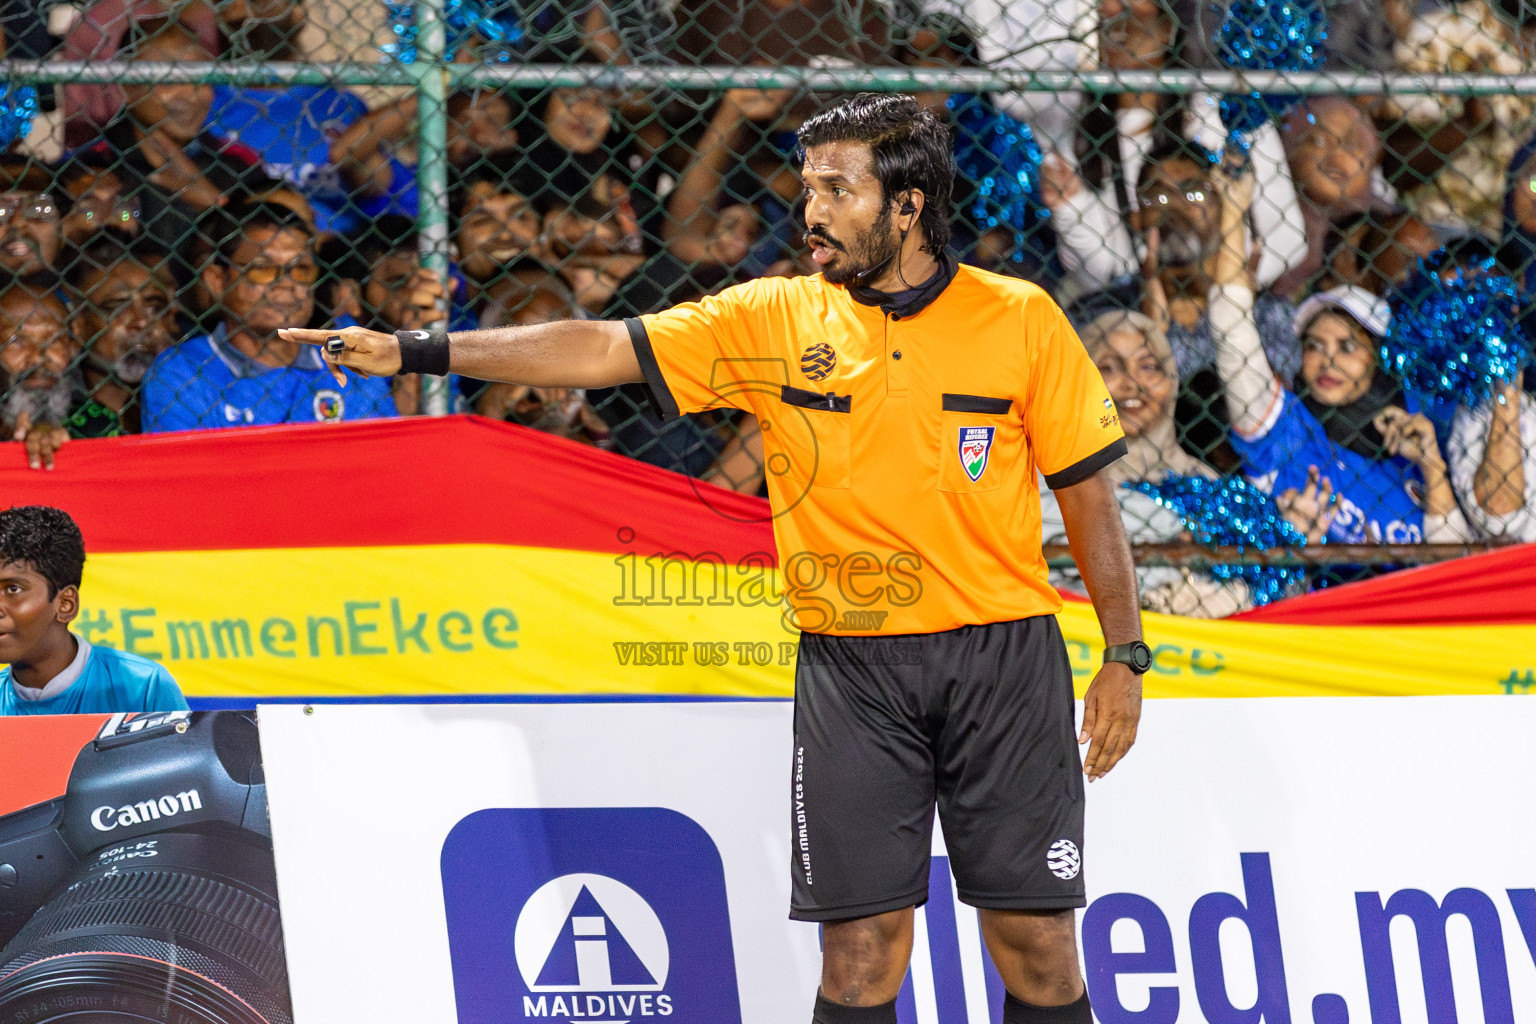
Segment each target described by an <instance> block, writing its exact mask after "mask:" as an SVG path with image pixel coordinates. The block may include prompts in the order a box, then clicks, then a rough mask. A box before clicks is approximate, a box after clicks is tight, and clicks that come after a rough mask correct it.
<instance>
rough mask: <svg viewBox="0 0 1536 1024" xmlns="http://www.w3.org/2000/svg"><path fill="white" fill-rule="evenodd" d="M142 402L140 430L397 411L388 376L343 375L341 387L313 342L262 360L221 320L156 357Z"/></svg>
mask: <svg viewBox="0 0 1536 1024" xmlns="http://www.w3.org/2000/svg"><path fill="white" fill-rule="evenodd" d="M143 401H144V431H145V433H158V432H162V431H167V430H199V429H206V428H209V427H239V426H246V425H249V424H273V423H336V422H339V421H341V420H363V419H373V418H377V417H380V416H395V415H397V411H396V409H395V400H394V397H393V396H392V395H391V394H390V391H389V378H387V377H370V378H368V379H363V378H361V377H358V376H357V375H356V374H348V376H347V386H346V387H345V388H339V387H337V386H336V378H334V377H332V376H331V371H330V370H329V369H328V368H327V367H326V365H325V361H324V360H323V359H321V358H320V350H319V349H318V348H316V347H314V346H312V345H305V346H304V347H303V348H301V349H300V350H299V355H298V358H297V359H295V360H294V361H293V363H292V364H291V365H288V366H277V367H274V366H267V365H265V364H263V363H260V362H257V361H256V360H254V359H252V358H251V357H250V356H247V355H246V354H245V353H244V352H241V351H240V350H239V349H237V348H235V346H233V345H231V344H230V343H229V340H228V335H227V334H226V333H225V330H224V325H223V324H220V325H219V326H218V328H217V329H215V330H214V332H213V333H212V334H208V335H202V336H200V337H196V338H192V339H190V340H189V341H184V342H182V343H181V344H180V345H176V346H174V347H172V348H168V349H166V350H165V351H164V352H162V353H160V354H159V355H158V356H156V357H155V361H154V363H153V364H152V365H151V366H150V368H149V372H148V373H147V374H145V376H144V390H143Z"/></svg>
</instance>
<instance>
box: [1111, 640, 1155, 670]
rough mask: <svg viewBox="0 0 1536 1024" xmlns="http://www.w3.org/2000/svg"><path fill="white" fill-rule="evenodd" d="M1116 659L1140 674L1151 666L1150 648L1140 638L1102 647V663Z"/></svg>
mask: <svg viewBox="0 0 1536 1024" xmlns="http://www.w3.org/2000/svg"><path fill="white" fill-rule="evenodd" d="M1112 661H1118V662H1119V663H1120V664H1122V665H1129V666H1130V667H1131V671H1132V672H1135V673H1136V674H1137V675H1141V674H1142V673H1143V672H1145V671H1146V670H1147V669H1149V668H1151V667H1152V648H1150V647H1148V646H1147V645H1146V644H1144V643H1142V642H1141V641H1140V640H1136V641H1133V642H1131V643H1128V644H1116V645H1115V646H1113V647H1106V648H1105V649H1104V663H1105V664H1106V665H1107V664H1109V663H1110V662H1112Z"/></svg>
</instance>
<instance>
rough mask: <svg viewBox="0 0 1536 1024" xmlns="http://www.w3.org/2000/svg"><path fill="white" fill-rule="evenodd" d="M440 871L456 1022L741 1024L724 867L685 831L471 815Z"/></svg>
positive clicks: (574, 818)
mask: <svg viewBox="0 0 1536 1024" xmlns="http://www.w3.org/2000/svg"><path fill="white" fill-rule="evenodd" d="M442 865H443V895H444V903H445V908H446V910H447V918H448V939H449V948H450V952H451V955H452V960H453V974H454V994H455V997H456V1001H457V1004H458V1011H459V1024H534V1022H535V1021H537V1022H538V1024H551V1022H559V1024H645V1022H647V1021H650V1022H651V1024H741V1008H740V1003H739V1001H738V996H737V991H736V975H735V957H734V955H733V953H732V949H731V931H730V916H729V913H728V911H727V907H726V895H725V875H724V869H723V867H722V864H721V861H720V854H719V852H718V851H717V850H716V848H715V845H714V842H713V841H712V840H711V839H710V838H709V835H708V833H706V832H705V831H704V830H703V829H702V828H701V827H700V826H699V825H698V823H697V822H694V821H693V820H691V819H689V818H687V817H684V816H683V815H681V814H678V813H677V812H676V811H671V810H666V809H663V808H644V807H642V808H579V809H523V808H513V809H500V808H498V809H490V810H484V811H478V812H476V813H474V814H471V815H470V816H469V817H467V818H465V819H464V820H463V821H461V822H459V824H458V825H457V826H455V827H454V829H453V831H452V832H451V833H450V834H449V836H448V839H447V841H446V842H445V843H444V844H443V858H442Z"/></svg>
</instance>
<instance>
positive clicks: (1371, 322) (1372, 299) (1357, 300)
mask: <svg viewBox="0 0 1536 1024" xmlns="http://www.w3.org/2000/svg"><path fill="white" fill-rule="evenodd" d="M1331 309H1337V310H1341V311H1343V312H1344V313H1346V314H1348V315H1349V317H1350V318H1351V319H1352V320H1354V321H1355V322H1356V323H1358V324H1359V325H1360V326H1361V327H1364V328H1365V329H1366V330H1367V331H1369V332H1370V333H1371V336H1372V337H1375V338H1385V337H1386V336H1387V329H1388V327H1390V326H1391V324H1392V307H1391V306H1389V305H1387V300H1386V299H1384V298H1382V297H1381V296H1379V295H1376V294H1374V293H1372V292H1368V291H1366V290H1365V289H1364V288H1361V287H1360V286H1359V285H1353V284H1346V285H1343V286H1342V287H1339V288H1330V289H1328V290H1327V291H1325V292H1318V293H1316V294H1315V295H1308V296H1307V297H1306V299H1305V300H1303V302H1302V304H1301V305H1299V306H1297V307H1296V316H1295V318H1294V319H1292V321H1291V322H1292V323H1293V324H1294V325H1295V327H1296V334H1297V335H1298V336H1300V335H1301V333H1302V332H1303V331H1305V330H1306V329H1307V325H1308V324H1310V323H1311V322H1312V321H1313V320H1315V319H1317V316H1318V314H1319V313H1324V312H1327V311H1328V310H1331Z"/></svg>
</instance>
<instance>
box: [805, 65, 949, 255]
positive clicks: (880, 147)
mask: <svg viewBox="0 0 1536 1024" xmlns="http://www.w3.org/2000/svg"><path fill="white" fill-rule="evenodd" d="M796 135H797V136H798V138H799V142H800V152H801V158H802V159H803V158H804V153H805V150H806V149H808V148H809V147H811V146H824V145H826V144H827V143H829V142H862V143H864V144H866V145H868V146H869V148H870V149H871V150H873V151H874V156H875V177H876V178H877V179H879V181H880V198H881V199H882V200H883V201H885V202H886V203H889V202H891V201H892V200H893V199H894V198H895V197H896V196H897V195H898V194H900V193H902V192H905V191H907V190H908V189H918V190H920V191H921V192H922V193H923V198H924V200H925V202H924V203H923V212H922V213H921V214H920V215H919V216H918V223H919V224H921V225H922V226H923V234H924V235H926V236H927V237H928V242H927V244H925V245H924V246H923V249H924V250H925V251H927V252H930V253H933V254H934V255H935V256H937V255H938V254H939V252H940V251H942V250H943V248H944V246H946V245H948V244H949V217H950V193H951V192H952V191H953V189H954V185H955V150H954V142H953V140H952V139H951V138H950V134H949V127H948V126H947V125H946V124H944V122H943V121H940V120H939V119H938V118H937V117H935V116H934V115H933V113H932V112H931V111H929V110H927V109H926V108H925V107H924V106H923V105H922V104H921V103H919V102H917V100H915V99H913V98H912V97H911V96H906V95H902V94H899V93H873V92H861V93H859V94H858V95H857V96H855V97H853V98H852V99H850V100H845V101H844V102H842V103H839V104H838V105H837V106H835V107H832V108H830V109H828V110H823V111H821V112H820V113H819V114H817V115H815V116H814V117H812V118H811V119H810V120H808V121H806V122H805V124H803V125H801V126H800V130H799V132H797V133H796Z"/></svg>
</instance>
